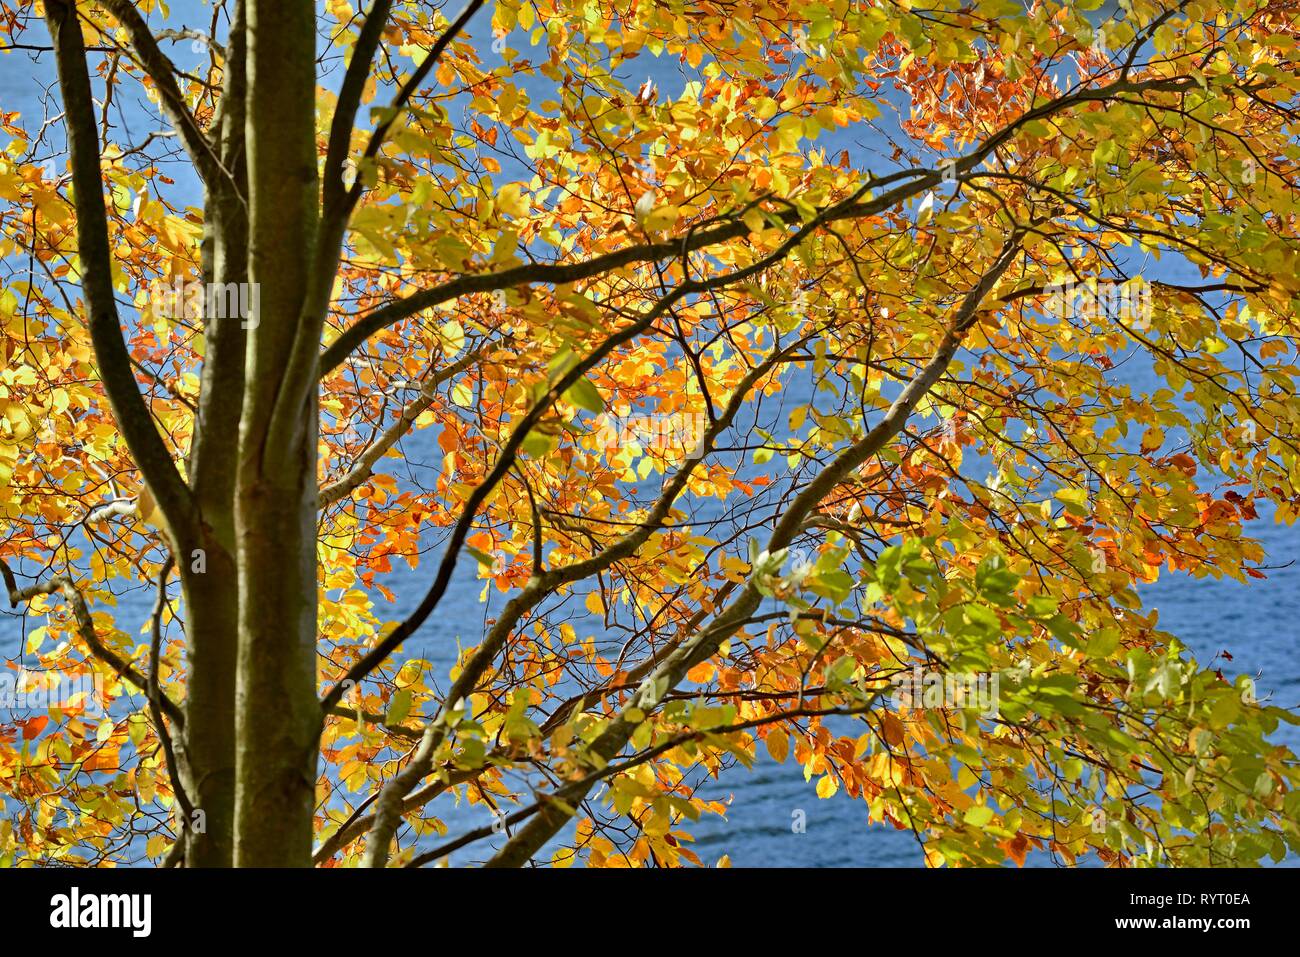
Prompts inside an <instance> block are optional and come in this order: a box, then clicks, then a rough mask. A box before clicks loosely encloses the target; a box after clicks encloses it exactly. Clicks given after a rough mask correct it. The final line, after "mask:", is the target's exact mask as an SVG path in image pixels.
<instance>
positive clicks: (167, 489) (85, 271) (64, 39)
mask: <svg viewBox="0 0 1300 957" xmlns="http://www.w3.org/2000/svg"><path fill="white" fill-rule="evenodd" d="M45 16H46V21H47V23H48V26H49V30H50V36H51V38H52V39H53V41H54V49H55V59H56V62H57V65H58V76H59V87H60V89H61V90H62V92H63V105H64V110H65V112H66V119H65V125H66V128H67V139H68V153H69V164H70V166H71V169H72V182H73V187H74V190H75V207H76V212H77V252H78V255H79V256H80V258H81V267H82V292H83V294H84V296H85V299H86V306H87V312H88V320H87V321H88V325H89V328H90V337H91V341H92V343H93V345H94V348H95V358H96V359H97V360H98V364H99V373H100V379H101V381H102V382H103V384H104V391H105V392H106V393H107V395H108V401H109V405H110V406H111V407H112V410H113V417H114V418H115V419H116V420H117V424H118V428H119V429H120V430H121V432H122V435H123V437H124V438H125V439H126V443H127V446H128V448H129V449H130V450H131V454H132V456H133V457H134V458H135V461H136V464H137V465H138V466H139V468H140V472H141V473H142V474H143V476H144V479H145V481H146V482H147V483H148V484H149V487H150V489H151V490H152V491H153V494H154V500H155V501H156V502H157V503H158V507H159V508H160V509H161V510H162V513H163V516H164V518H165V519H166V521H167V524H168V525H169V526H170V527H171V529H172V530H173V532H175V533H178V534H182V535H186V536H188V535H189V534H191V533H192V531H193V528H194V517H193V503H192V500H191V496H190V490H189V487H188V486H187V485H186V484H185V480H184V479H182V478H181V475H180V473H179V472H178V471H177V469H176V463H175V462H174V461H172V457H171V453H170V452H168V450H167V446H166V445H165V444H164V443H163V440H162V436H160V435H159V434H158V430H157V428H156V427H155V425H154V422H153V416H152V415H151V413H150V411H149V408H148V406H147V405H146V404H145V401H144V399H143V398H142V397H141V395H140V390H139V388H138V387H137V385H136V381H135V374H134V373H133V372H132V371H131V357H130V354H129V353H128V352H127V348H126V344H125V343H124V342H123V340H122V330H121V326H120V324H119V319H118V315H117V302H116V300H115V299H114V297H113V259H112V252H111V250H110V248H109V244H108V217H107V215H106V213H105V211H104V183H103V179H102V177H101V174H100V167H99V164H100V157H99V139H98V134H97V133H96V130H95V114H94V100H93V99H92V98H91V90H90V76H89V74H88V73H87V71H86V54H85V47H84V45H83V42H82V38H81V24H80V23H79V22H78V21H77V15H76V8H75V4H74V3H73V2H72V0H49V2H47V3H46V4H45Z"/></svg>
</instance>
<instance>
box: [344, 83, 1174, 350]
mask: <svg viewBox="0 0 1300 957" xmlns="http://www.w3.org/2000/svg"><path fill="white" fill-rule="evenodd" d="M1194 82H1195V81H1194V80H1193V79H1192V78H1190V77H1176V78H1172V79H1161V80H1147V81H1143V82H1130V81H1127V80H1122V81H1119V82H1116V83H1113V84H1110V85H1109V86H1105V87H1099V88H1096V89H1084V90H1079V91H1076V92H1073V93H1070V94H1067V95H1063V96H1060V97H1057V98H1056V99H1054V100H1050V101H1048V102H1047V103H1045V104H1043V105H1042V106H1039V107H1035V108H1034V109H1031V110H1028V111H1027V112H1025V113H1024V114H1022V115H1021V116H1020V117H1019V118H1018V119H1016V120H1015V121H1014V122H1013V123H1010V124H1008V125H1007V126H1005V127H1003V128H1002V129H1001V130H999V131H998V132H997V133H995V134H993V135H992V136H991V137H989V138H988V139H987V140H985V141H984V143H982V144H981V145H980V146H978V147H977V148H976V149H974V150H973V151H972V152H971V153H969V154H968V155H966V156H964V157H962V158H960V159H958V160H955V161H954V163H953V174H954V175H956V177H957V178H958V179H961V178H963V177H964V176H966V175H968V174H969V173H970V172H971V171H972V170H974V169H975V167H977V166H979V165H980V164H981V163H983V162H984V160H985V159H987V158H988V157H989V156H990V155H991V154H992V153H993V151H994V150H996V149H997V148H998V147H999V146H1001V145H1002V144H1003V143H1005V142H1006V141H1007V140H1008V139H1010V138H1011V137H1012V136H1013V135H1014V134H1015V132H1016V131H1017V130H1018V129H1019V128H1020V127H1022V126H1024V125H1025V124H1027V123H1031V122H1033V121H1034V120H1038V119H1043V118H1044V117H1047V116H1050V115H1052V114H1053V113H1056V112H1058V111H1060V110H1062V109H1067V108H1069V107H1072V106H1078V105H1081V104H1083V103H1089V102H1096V101H1104V100H1107V99H1110V98H1111V97H1114V96H1117V95H1119V94H1122V93H1140V92H1146V91H1151V92H1157V91H1162V92H1172V91H1177V90H1182V89H1185V88H1186V87H1187V86H1189V85H1191V84H1193V83H1194ZM943 177H944V172H943V171H941V170H926V169H914V170H904V171H900V172H897V173H891V174H890V175H888V176H884V177H879V178H876V177H871V178H869V179H868V181H867V184H866V185H867V187H869V188H872V189H874V188H878V187H881V186H886V185H888V184H890V183H893V182H897V181H898V180H900V179H907V180H910V182H907V183H904V184H903V185H901V186H897V187H895V188H893V189H891V190H890V191H889V192H887V193H884V194H883V195H881V196H880V197H879V198H875V199H871V200H867V201H864V202H861V203H855V204H853V205H850V206H845V207H842V208H840V209H839V210H838V211H837V213H836V215H835V216H834V218H833V220H830V221H835V220H844V219H860V218H863V217H867V216H874V215H877V214H879V213H881V212H884V211H885V210H886V209H889V208H891V207H892V206H894V205H895V204H897V203H899V202H902V201H903V200H905V199H908V198H910V197H912V196H916V195H918V194H919V193H921V192H922V191H923V190H927V189H932V188H934V187H935V186H937V185H939V183H940V182H941V181H942V180H943ZM774 215H776V216H779V217H780V219H781V220H782V221H783V222H785V223H787V224H791V223H796V222H798V221H799V218H800V217H799V212H798V211H797V210H794V209H786V210H784V211H782V212H779V213H775V214H774ZM748 233H749V227H748V226H747V225H745V223H744V221H743V220H741V219H739V218H738V217H737V218H733V219H730V220H728V221H726V222H724V223H721V224H719V225H717V226H712V227H709V228H707V229H700V230H698V231H695V232H692V233H690V234H688V235H687V236H685V237H683V238H674V239H670V240H665V241H663V242H658V243H646V244H642V245H637V246H628V247H626V248H624V249H618V250H615V251H613V252H609V253H604V254H602V255H600V256H596V257H594V258H592V259H589V260H586V261H585V262H578V263H527V264H525V265H522V266H513V267H511V268H509V269H503V270H500V271H497V272H490V273H479V274H477V275H472V276H458V277H457V278H455V279H452V280H449V281H447V282H445V283H443V284H441V285H439V286H435V287H434V288H432V289H424V290H421V291H419V292H416V293H413V294H411V295H410V296H407V297H406V298H404V299H399V300H397V301H395V302H390V303H388V304H387V305H385V306H380V307H379V308H378V309H376V310H374V311H373V312H370V313H368V314H366V315H365V316H363V317H362V318H360V319H358V320H357V321H356V322H355V323H353V324H352V325H351V326H349V327H348V328H346V329H344V330H343V332H342V333H341V334H340V335H339V337H338V338H337V339H335V340H334V342H333V343H331V344H330V345H329V347H328V348H326V349H325V351H324V352H323V353H322V354H321V363H320V371H321V374H322V375H325V374H327V373H329V372H330V371H332V370H333V369H335V368H337V367H338V366H339V365H340V364H342V363H343V362H344V360H346V359H347V357H348V356H349V355H351V354H352V353H353V352H354V351H355V350H356V349H358V348H360V346H361V345H362V344H363V343H364V342H365V341H366V339H368V338H369V337H370V336H372V335H374V334H375V333H376V332H378V331H379V330H381V329H385V328H387V327H388V326H391V325H394V324H395V323H398V322H400V321H401V320H403V319H406V318H409V317H410V316H413V315H415V314H416V313H418V312H420V311H422V310H424V309H427V308H429V307H431V306H436V305H439V304H440V303H444V302H448V301H449V300H452V299H456V298H458V297H460V296H463V295H467V294H470V293H482V292H493V291H495V290H497V289H505V288H508V287H511V286H518V285H525V284H528V283H551V284H555V285H564V284H567V283H573V282H578V281H579V280H582V279H590V278H592V277H594V276H599V275H601V274H603V273H605V272H609V271H611V270H614V269H619V268H621V267H623V266H628V265H633V264H635V263H643V262H655V261H658V260H661V259H665V258H668V257H672V256H679V255H685V254H686V253H691V252H696V251H698V250H700V249H703V248H705V247H708V246H712V245H715V244H717V243H721V242H726V241H727V240H731V239H738V238H740V237H742V236H745V235H748Z"/></svg>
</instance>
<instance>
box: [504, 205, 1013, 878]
mask: <svg viewBox="0 0 1300 957" xmlns="http://www.w3.org/2000/svg"><path fill="white" fill-rule="evenodd" d="M1021 237H1022V230H1021V229H1020V228H1017V229H1015V230H1014V231H1013V232H1012V234H1011V235H1010V236H1009V237H1008V238H1007V240H1006V242H1005V243H1004V245H1003V248H1002V252H1001V254H1000V255H999V256H998V258H997V260H996V261H995V262H994V263H993V265H992V266H991V267H990V268H989V270H988V271H987V272H985V273H984V275H983V276H982V277H981V278H980V280H979V282H977V283H976V285H975V287H974V288H973V289H971V290H970V291H969V292H968V293H967V294H966V296H965V297H963V299H962V302H961V305H960V306H959V307H958V310H957V314H956V316H955V317H954V321H953V323H952V325H951V326H950V327H949V329H948V332H947V333H946V334H945V335H944V337H943V339H942V340H941V341H940V343H939V346H938V348H937V349H936V351H935V353H934V355H933V356H932V357H931V358H930V360H929V361H928V362H927V363H926V365H925V367H924V368H923V369H922V370H921V372H920V373H919V374H918V375H917V377H916V378H915V379H913V380H912V381H911V382H910V383H908V385H907V387H906V388H904V389H903V391H902V392H901V393H900V394H899V396H898V397H897V398H896V399H895V400H894V402H893V403H892V404H891V405H890V407H889V410H888V411H887V412H886V413H885V415H884V417H883V418H882V419H881V420H880V422H879V423H877V424H876V426H875V427H874V428H872V429H871V431H869V432H868V433H867V434H866V435H865V436H864V437H863V438H862V439H861V440H859V441H858V442H856V443H854V444H853V445H852V446H850V447H849V448H848V449H846V450H845V451H844V452H842V453H841V454H840V455H839V456H837V457H836V459H835V460H834V461H833V462H832V463H831V464H830V465H829V466H827V467H826V468H825V469H823V470H822V471H821V472H820V473H819V474H818V475H817V477H816V478H814V479H813V480H812V481H811V482H810V483H809V484H808V486H807V487H805V488H804V490H803V491H802V492H800V493H799V494H798V495H797V496H795V498H794V500H793V501H792V502H791V504H790V507H789V508H788V509H787V511H786V512H785V514H784V515H782V517H781V518H780V520H779V521H778V522H777V524H776V527H775V528H774V530H773V532H772V535H771V538H770V539H769V540H768V546H767V551H768V552H769V553H775V552H777V551H780V550H781V549H784V548H786V547H788V546H789V545H790V543H791V542H792V541H794V538H795V536H796V535H797V534H798V533H799V529H800V527H801V526H802V524H803V521H804V519H805V518H807V516H808V515H809V514H810V513H811V512H812V511H813V509H815V508H816V507H817V506H818V505H819V504H820V502H821V501H822V499H823V498H825V497H826V495H828V494H829V493H830V492H831V490H832V489H834V488H835V486H836V485H838V484H839V483H840V482H842V481H844V479H846V478H847V477H848V476H849V475H850V474H851V473H852V472H853V471H854V470H856V469H857V468H858V467H859V466H861V465H862V464H863V463H864V462H866V461H867V460H868V459H870V458H871V457H872V456H873V455H876V454H877V453H878V452H879V451H880V450H881V449H882V448H884V446H885V444H886V443H887V442H888V441H889V440H890V439H892V438H893V437H894V436H896V435H897V434H898V433H899V432H900V431H901V430H902V428H903V425H904V424H905V423H906V421H907V418H908V416H909V415H910V414H911V413H912V411H913V409H915V408H916V405H917V403H918V402H920V400H921V398H922V397H923V396H924V395H925V394H926V393H927V392H929V390H930V389H931V388H932V387H933V385H934V383H935V382H936V381H938V379H939V377H940V376H941V375H942V374H943V372H944V370H945V369H946V368H947V367H948V364H949V363H950V362H951V361H952V357H953V355H954V354H955V353H956V351H957V349H958V347H959V346H960V344H961V340H962V337H963V335H964V334H965V332H966V331H967V330H968V329H969V328H970V327H971V326H972V325H973V324H974V323H975V321H976V320H977V319H978V317H979V310H980V306H981V304H982V302H983V300H984V298H985V297H986V296H987V295H988V293H989V292H990V290H992V288H993V286H994V285H996V283H997V281H998V279H999V278H1001V276H1002V274H1003V273H1005V272H1006V270H1007V269H1008V268H1009V267H1010V266H1011V263H1012V262H1013V260H1014V259H1015V256H1016V254H1017V253H1018V252H1019V249H1020V240H1021ZM761 601H762V595H761V594H760V593H759V591H758V588H757V587H756V586H755V584H754V582H753V581H752V580H751V581H749V582H748V583H747V584H746V585H745V589H744V591H742V592H741V594H740V595H739V596H738V597H737V598H736V599H735V600H734V601H733V602H732V603H731V604H730V605H728V606H727V608H726V609H724V610H723V611H722V612H721V613H719V614H718V615H717V617H716V618H715V619H714V620H713V622H712V623H711V624H710V625H709V626H708V627H707V628H705V629H704V631H703V632H701V633H700V635H699V636H698V637H697V638H696V639H695V640H693V641H691V642H687V643H686V644H684V645H682V646H681V647H680V648H678V649H677V650H676V651H674V652H673V653H672V654H671V655H669V656H668V658H666V659H665V660H664V662H663V664H662V665H660V666H659V667H658V668H656V669H655V671H654V673H653V674H651V675H650V676H648V677H647V678H646V679H645V681H644V682H643V683H642V687H641V690H640V692H639V693H638V694H636V695H633V697H632V699H631V700H630V701H629V703H628V705H627V707H625V708H624V709H623V711H622V713H621V714H620V715H619V716H618V717H617V718H616V719H614V720H613V721H612V722H611V723H610V724H609V726H608V727H607V728H606V729H605V730H604V731H603V732H602V733H601V734H600V736H599V737H598V738H597V739H596V740H595V741H594V742H592V744H591V746H590V751H591V753H592V758H591V759H590V761H589V763H590V764H592V765H595V766H599V765H600V764H602V763H604V762H608V761H610V760H611V759H612V758H613V757H614V756H615V755H617V754H618V752H619V751H621V750H622V749H623V748H624V747H625V746H626V745H627V742H628V741H629V740H631V738H632V735H633V733H634V732H635V731H636V729H637V727H639V726H640V724H641V723H642V722H643V721H645V720H646V716H647V715H649V714H650V713H652V712H653V711H655V709H657V708H658V706H659V704H660V703H661V702H662V701H663V699H664V696H665V695H666V694H667V693H668V692H669V691H671V690H672V689H673V688H675V687H676V686H677V685H678V684H679V683H680V682H681V680H682V678H683V677H684V676H685V675H686V673H687V672H688V671H689V670H690V669H691V668H692V667H694V666H695V665H696V664H699V663H700V662H702V661H705V660H707V659H708V658H710V657H711V656H712V655H714V654H715V653H716V652H717V650H718V648H719V647H721V645H722V643H723V642H724V641H726V640H727V639H729V638H730V637H731V636H732V635H733V634H735V632H736V631H738V630H739V629H740V628H741V627H743V626H744V624H745V622H746V621H747V620H748V619H749V618H750V616H751V615H752V614H753V613H754V611H755V610H756V609H757V608H758V606H759V604H760V603H761ZM588 790H590V784H587V785H586V787H585V788H576V789H564V791H563V793H564V794H565V799H566V800H568V798H569V796H570V795H576V800H577V801H580V800H582V798H583V797H584V796H585V795H586V793H587V791H588ZM569 803H576V801H570V802H569ZM539 804H542V806H541V807H540V808H539V809H538V811H537V813H536V814H535V815H534V816H533V817H532V819H531V820H530V821H529V822H528V823H527V824H526V825H525V826H524V827H523V828H521V829H520V830H519V831H518V832H517V833H516V834H515V835H514V836H513V837H512V838H510V840H508V841H507V842H506V843H505V845H504V846H502V848H501V850H499V851H498V852H497V854H496V855H495V856H494V857H493V858H492V859H491V860H490V861H489V862H488V865H487V866H489V867H522V866H523V865H524V864H525V863H526V862H527V861H528V860H530V859H531V858H532V856H533V855H534V854H535V853H537V851H538V850H539V849H540V848H541V847H542V846H543V845H544V844H545V843H546V842H547V841H548V840H550V839H551V837H552V836H554V834H555V833H556V832H557V831H558V830H559V829H560V828H561V827H563V826H564V823H565V822H566V821H567V820H568V816H569V815H568V812H567V811H566V810H565V809H564V808H563V807H561V806H557V805H556V804H555V803H553V802H545V803H544V804H543V803H542V802H539Z"/></svg>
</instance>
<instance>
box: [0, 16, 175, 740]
mask: <svg viewBox="0 0 1300 957" xmlns="http://www.w3.org/2000/svg"><path fill="white" fill-rule="evenodd" d="M51 2H57V0H51ZM0 575H3V576H4V582H5V589H6V591H7V592H8V593H9V607H10V608H17V607H18V606H19V604H21V603H22V602H25V601H31V600H32V599H33V598H35V597H36V596H38V595H53V594H56V593H58V594H60V595H62V596H63V598H64V600H65V601H67V603H68V604H69V605H71V606H72V613H73V616H74V617H75V618H76V621H77V632H78V634H80V635H81V640H82V641H84V642H85V643H86V645H87V647H89V648H90V650H91V652H92V653H93V654H94V655H95V657H97V658H99V659H100V660H101V661H104V662H105V663H106V664H107V665H108V666H109V667H110V668H112V669H113V672H114V673H115V674H116V675H117V676H118V677H119V678H122V679H123V680H125V681H129V682H131V684H133V685H135V686H136V687H137V688H139V689H140V690H141V691H143V692H145V693H146V695H147V694H148V692H149V679H148V678H146V677H145V676H144V675H142V674H140V672H139V671H137V670H136V669H135V668H134V666H132V665H131V663H130V662H129V661H127V660H126V659H124V658H123V657H122V656H121V655H119V654H118V653H117V652H116V651H113V650H112V649H111V648H109V647H108V646H107V645H105V644H104V643H103V641H101V640H100V638H99V634H98V633H97V632H96V631H95V621H94V619H93V618H92V617H91V615H90V608H89V607H88V606H87V605H86V599H85V598H84V597H83V596H82V594H81V591H80V589H78V588H77V586H76V584H75V583H74V582H73V581H72V578H71V577H70V576H68V575H55V576H54V577H53V578H50V579H48V580H46V581H44V582H39V583H37V584H35V585H28V586H27V587H26V588H19V587H18V583H17V581H15V579H14V573H13V570H12V569H11V568H10V567H9V563H8V562H6V561H5V560H4V559H3V558H0ZM159 707H161V708H162V711H163V713H164V714H166V715H167V717H169V718H171V719H172V722H173V723H174V724H176V725H184V723H185V716H184V715H183V714H182V713H181V709H180V708H179V707H178V706H177V704H176V702H174V701H172V700H171V698H169V697H167V696H166V695H161V696H160V699H159Z"/></svg>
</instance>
